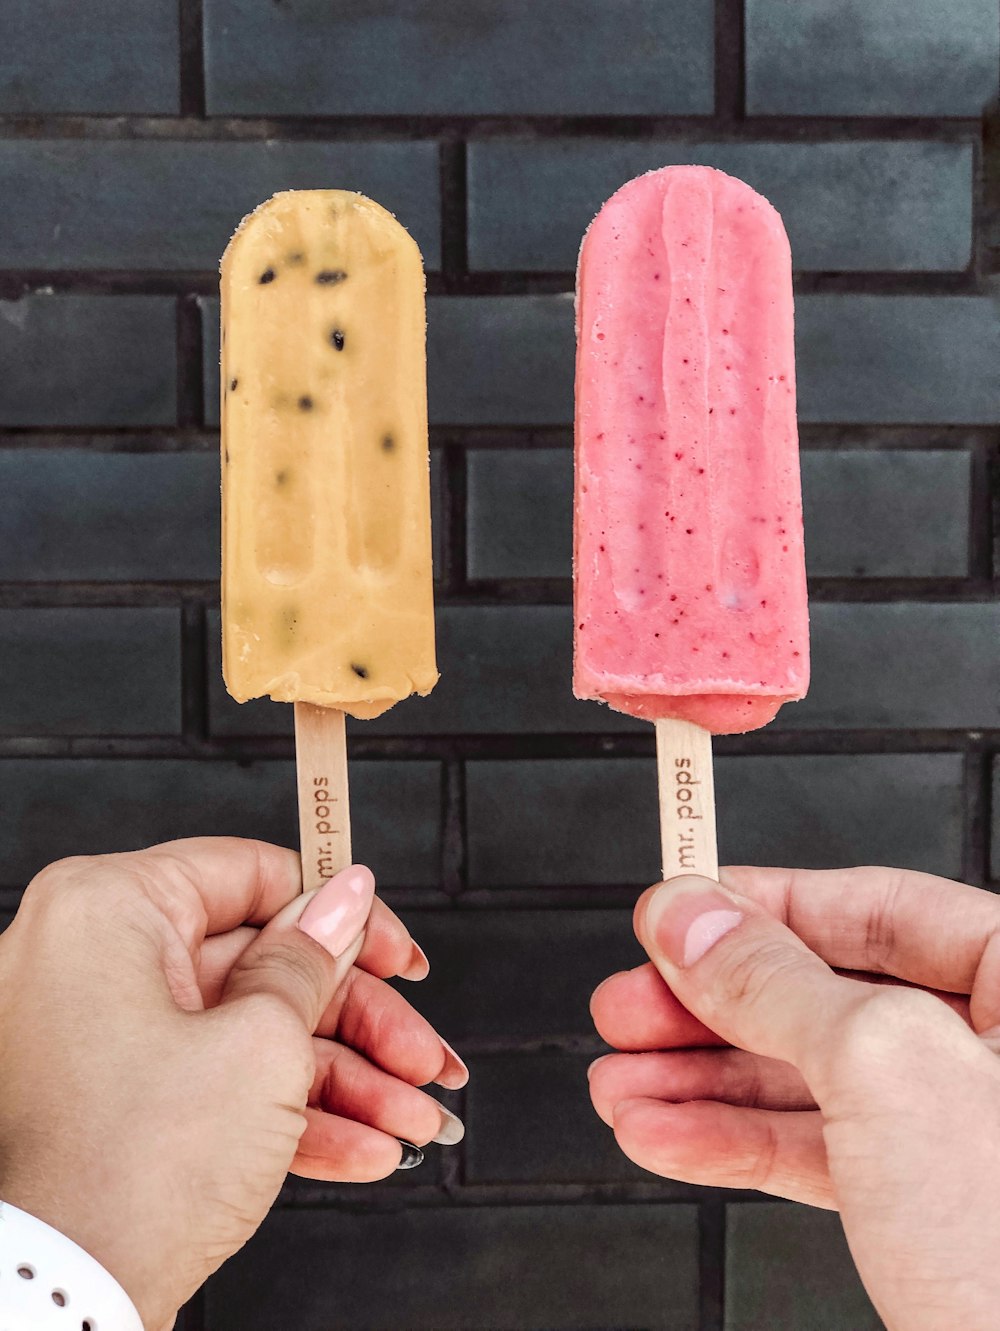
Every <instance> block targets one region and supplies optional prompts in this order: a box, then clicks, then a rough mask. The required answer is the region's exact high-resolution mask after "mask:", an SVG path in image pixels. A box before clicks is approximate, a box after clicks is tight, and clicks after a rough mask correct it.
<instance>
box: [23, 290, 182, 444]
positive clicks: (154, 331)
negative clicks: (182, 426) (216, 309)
mask: <svg viewBox="0 0 1000 1331" xmlns="http://www.w3.org/2000/svg"><path fill="white" fill-rule="evenodd" d="M174 329H175V319H174V302H173V301H172V300H170V299H168V298H166V297H163V296H61V295H60V296H52V295H36V296H26V297H24V298H23V299H21V300H17V301H0V362H2V363H3V365H4V366H5V370H6V372H5V374H4V375H3V377H2V378H0V425H15V426H16V425H36V426H45V425H68V426H74V425H111V426H115V425H170V424H172V423H173V422H174V421H175V420H176V413H177V404H176V388H175V380H176V336H175V331H174Z"/></svg>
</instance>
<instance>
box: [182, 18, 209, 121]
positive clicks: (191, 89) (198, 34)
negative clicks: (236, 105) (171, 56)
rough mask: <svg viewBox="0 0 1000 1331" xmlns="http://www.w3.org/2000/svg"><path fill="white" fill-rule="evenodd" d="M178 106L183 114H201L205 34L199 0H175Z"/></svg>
mask: <svg viewBox="0 0 1000 1331" xmlns="http://www.w3.org/2000/svg"><path fill="white" fill-rule="evenodd" d="M177 21H178V27H179V36H180V43H179V54H180V71H179V73H180V109H181V115H182V116H184V117H190V116H195V117H197V118H199V119H201V118H203V117H204V115H205V35H204V15H203V13H202V0H178V14H177Z"/></svg>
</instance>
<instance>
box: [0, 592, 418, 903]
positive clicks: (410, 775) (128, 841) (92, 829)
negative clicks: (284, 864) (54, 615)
mask: <svg viewBox="0 0 1000 1331" xmlns="http://www.w3.org/2000/svg"><path fill="white" fill-rule="evenodd" d="M87 613H88V614H90V613H92V612H91V611H88V612H87ZM439 791H440V769H439V767H438V764H437V763H395V762H388V763H372V762H363V763H352V765H351V815H352V819H353V834H354V838H353V839H354V853H355V855H356V856H357V857H358V859H359V860H361V861H363V862H364V863H366V864H370V865H371V867H372V869H373V871H374V872H375V875H376V877H377V878H378V881H379V884H380V886H382V887H394V886H399V887H432V886H436V885H437V883H438V880H439V850H438V847H439V823H440V818H439V812H438V805H439V799H440V795H439ZM224 835H225V836H245V837H260V838H263V839H264V840H267V841H276V842H279V843H280V844H282V845H289V846H291V845H297V844H298V825H297V820H296V810H295V771H294V767H293V765H292V764H291V763H286V762H259V763H230V762H211V763H209V762H196V761H193V760H187V759H159V760H154V759H131V758H128V759H114V760H104V759H91V758H86V759H83V758H78V759H65V760H63V759H48V758H38V759H29V758H11V759H0V885H7V886H16V885H17V884H18V883H19V882H23V881H26V880H27V879H28V878H30V877H31V875H32V874H34V873H37V872H38V870H39V869H41V868H42V867H43V866H44V865H45V864H47V863H48V862H49V861H50V860H54V859H59V858H61V857H62V856H64V855H93V854H99V853H103V852H108V851H119V850H136V849H138V848H139V847H141V846H148V845H152V844H153V843H155V842H158V841H166V840H170V839H171V838H174V837H186V836H224Z"/></svg>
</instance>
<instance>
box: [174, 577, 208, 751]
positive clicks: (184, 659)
mask: <svg viewBox="0 0 1000 1331" xmlns="http://www.w3.org/2000/svg"><path fill="white" fill-rule="evenodd" d="M180 668H181V734H182V735H183V738H184V740H185V742H186V743H187V744H189V745H192V746H196V745H201V744H204V743H205V741H206V739H207V737H208V653H207V650H206V624H205V607H204V606H203V605H198V604H197V603H195V604H190V603H187V604H185V605H184V607H183V609H182V611H181V661H180Z"/></svg>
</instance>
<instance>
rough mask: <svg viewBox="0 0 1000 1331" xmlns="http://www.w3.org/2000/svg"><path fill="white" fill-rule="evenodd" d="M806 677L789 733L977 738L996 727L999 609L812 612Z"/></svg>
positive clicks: (784, 715)
mask: <svg viewBox="0 0 1000 1331" xmlns="http://www.w3.org/2000/svg"><path fill="white" fill-rule="evenodd" d="M811 620H812V654H813V679H812V683H811V685H810V688H809V694H808V696H807V697H806V699H805V701H803V702H800V703H793V704H790V705H789V706H787V707H785V708H783V709H782V710H781V712H779V713H778V720H777V722H776V724H778V725H780V726H781V727H783V728H787V729H802V730H810V729H815V728H824V729H868V728H871V729H898V730H903V729H908V730H919V729H924V728H927V729H935V730H937V729H940V730H977V729H980V728H984V727H995V726H997V725H1000V660H998V657H997V650H996V644H997V641H998V640H1000V606H998V605H995V604H987V603H975V604H968V605H948V604H944V603H939V604H933V603H931V604H915V605H908V604H905V603H899V604H872V605H841V604H817V605H814V606H813V609H812V615H811Z"/></svg>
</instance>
